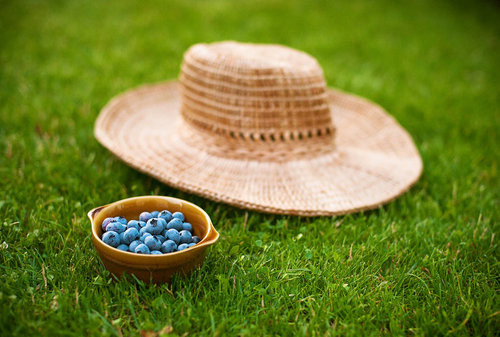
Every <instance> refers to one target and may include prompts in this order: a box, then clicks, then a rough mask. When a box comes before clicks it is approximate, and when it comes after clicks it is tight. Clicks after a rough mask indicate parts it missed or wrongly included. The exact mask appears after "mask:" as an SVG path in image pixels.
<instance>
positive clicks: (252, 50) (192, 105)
mask: <svg viewBox="0 0 500 337" xmlns="http://www.w3.org/2000/svg"><path fill="white" fill-rule="evenodd" d="M180 81H181V84H182V104H181V113H182V117H183V119H184V121H186V122H187V124H189V125H190V126H192V127H195V128H197V129H200V131H205V132H208V133H210V134H213V135H218V136H220V137H224V138H229V139H231V138H233V139H235V140H238V141H239V142H241V141H248V140H251V141H254V143H255V141H268V140H269V141H273V142H274V141H281V142H286V141H290V140H302V141H308V140H310V141H318V140H319V139H320V140H321V141H322V142H324V141H328V142H330V141H331V139H332V137H333V125H332V121H331V115H330V110H329V105H328V100H327V93H326V83H325V80H324V77H323V71H322V70H321V67H320V66H319V64H318V62H317V61H316V60H315V59H314V58H313V57H311V56H309V55H308V54H306V53H304V52H300V51H298V50H295V49H291V48H288V47H284V46H279V45H262V44H249V43H238V42H219V43H212V44H197V45H194V46H192V47H191V48H190V49H188V51H187V52H186V53H185V55H184V60H183V63H182V66H181V74H180Z"/></svg>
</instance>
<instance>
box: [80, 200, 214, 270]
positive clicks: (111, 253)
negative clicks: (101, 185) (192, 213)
mask: <svg viewBox="0 0 500 337" xmlns="http://www.w3.org/2000/svg"><path fill="white" fill-rule="evenodd" d="M148 199H162V200H167V201H170V202H173V203H181V204H188V205H190V206H191V207H194V208H195V209H196V210H197V211H198V212H199V213H200V214H202V215H203V218H204V220H205V222H206V223H207V225H208V230H207V232H206V234H205V236H204V237H203V238H202V239H201V241H200V242H199V243H197V244H196V245H194V246H192V247H189V248H186V249H184V250H182V251H176V252H172V253H168V254H161V255H152V254H136V253H132V252H125V251H122V250H119V249H117V248H115V247H112V246H109V245H107V244H105V243H104V242H103V241H102V239H101V238H100V237H99V235H98V234H97V231H96V226H97V224H96V223H95V222H94V219H95V217H96V216H97V215H98V214H99V213H100V212H101V211H103V210H104V209H105V208H108V207H111V206H114V205H117V204H122V203H126V202H134V201H138V200H148ZM87 216H88V217H89V219H90V224H91V229H92V239H93V240H92V241H93V243H94V245H95V246H96V245H98V246H99V248H100V250H101V252H102V254H104V255H105V257H106V259H109V260H112V261H113V262H115V263H118V264H127V265H130V264H137V267H139V268H140V267H142V268H144V263H148V262H151V263H154V264H162V266H163V265H164V264H165V263H168V262H169V261H170V262H177V263H173V264H172V265H180V264H183V263H185V262H187V261H189V260H191V259H193V258H195V257H196V256H198V255H199V254H201V253H202V252H203V251H204V250H205V249H206V248H207V247H208V246H210V245H213V244H214V243H215V242H217V240H218V239H219V233H218V232H217V230H216V229H215V227H214V226H213V224H212V220H211V219H210V216H209V215H208V214H207V212H205V210H203V209H202V208H201V207H199V206H198V205H196V204H194V203H192V202H189V201H187V200H184V199H180V198H175V197H169V196H160V195H145V196H137V197H131V198H126V199H121V200H117V201H115V202H112V203H109V204H106V205H103V206H98V207H96V208H94V209H92V210H90V211H89V212H88V213H87ZM95 248H96V250H98V252H99V249H98V247H97V246H96V247H95ZM183 255H184V256H185V257H186V260H185V261H180V262H179V261H178V260H177V259H175V258H176V257H180V256H183ZM118 256H121V257H123V260H121V259H118V258H117V257H118ZM130 259H132V260H134V261H131V260H130ZM172 259H174V260H176V261H171V260H172ZM148 269H151V268H148Z"/></svg>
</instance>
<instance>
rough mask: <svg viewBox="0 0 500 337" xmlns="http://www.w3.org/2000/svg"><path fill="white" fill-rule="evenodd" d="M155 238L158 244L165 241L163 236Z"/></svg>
mask: <svg viewBox="0 0 500 337" xmlns="http://www.w3.org/2000/svg"><path fill="white" fill-rule="evenodd" d="M155 238H156V240H158V241H160V243H163V242H164V241H165V240H166V239H165V237H164V236H163V235H155Z"/></svg>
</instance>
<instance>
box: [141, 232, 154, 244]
mask: <svg viewBox="0 0 500 337" xmlns="http://www.w3.org/2000/svg"><path fill="white" fill-rule="evenodd" d="M148 236H152V235H151V233H144V234H142V235H141V237H140V239H139V241H141V242H142V243H144V240H146V238H147V237H148Z"/></svg>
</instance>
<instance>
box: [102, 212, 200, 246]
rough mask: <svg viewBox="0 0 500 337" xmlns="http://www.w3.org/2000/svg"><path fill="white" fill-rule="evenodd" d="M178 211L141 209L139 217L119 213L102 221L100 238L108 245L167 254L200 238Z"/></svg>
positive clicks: (194, 242)
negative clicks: (122, 215)
mask: <svg viewBox="0 0 500 337" xmlns="http://www.w3.org/2000/svg"><path fill="white" fill-rule="evenodd" d="M185 220H186V219H185V218H184V214H182V213H181V212H175V213H174V214H172V213H170V212H169V211H167V210H164V211H161V212H158V211H153V212H151V213H150V212H142V213H141V215H140V216H139V220H130V221H128V222H127V219H125V218H123V217H121V216H118V217H114V218H106V219H104V221H103V222H102V225H101V226H102V230H103V234H102V241H103V242H104V243H106V244H108V245H110V246H111V247H115V248H117V249H119V250H123V251H125V252H133V253H137V254H158V255H160V254H167V253H172V252H177V251H181V250H184V249H186V248H189V247H192V246H194V245H195V244H197V243H198V242H200V238H199V237H198V236H196V235H193V226H192V225H191V224H190V223H189V222H185Z"/></svg>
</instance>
